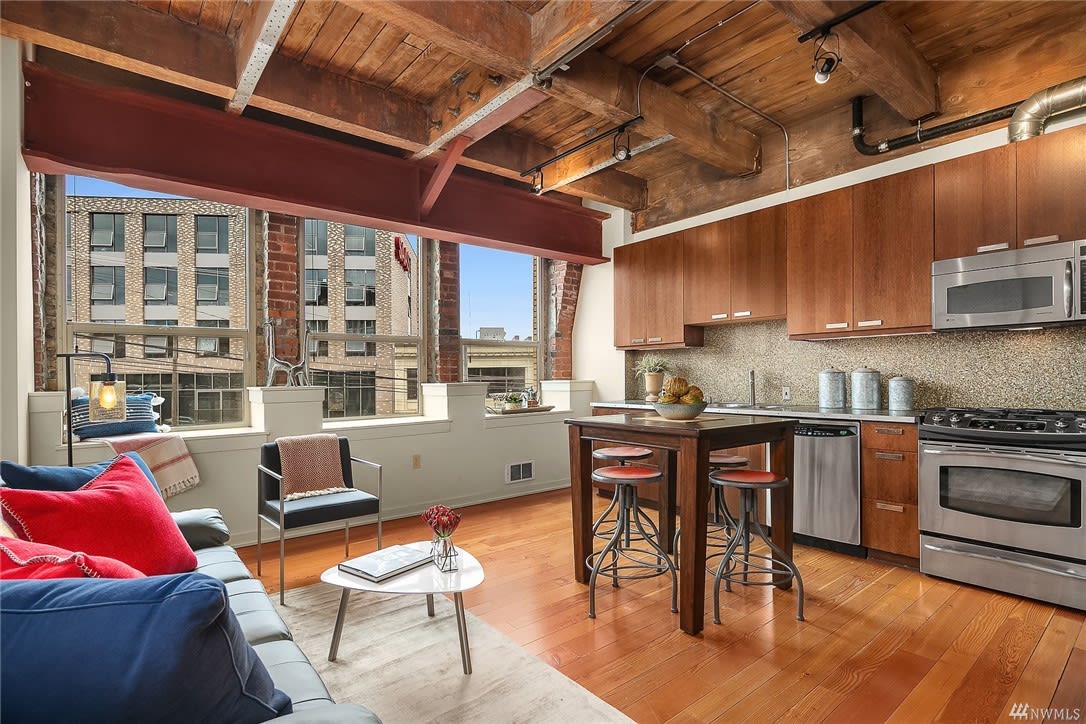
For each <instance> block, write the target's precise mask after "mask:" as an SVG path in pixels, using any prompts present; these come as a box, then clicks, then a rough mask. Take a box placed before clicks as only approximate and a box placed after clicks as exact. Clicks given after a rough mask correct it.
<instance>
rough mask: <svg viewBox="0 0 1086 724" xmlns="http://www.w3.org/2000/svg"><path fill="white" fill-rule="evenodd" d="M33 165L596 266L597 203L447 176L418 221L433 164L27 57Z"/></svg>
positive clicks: (26, 150)
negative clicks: (84, 77) (94, 79)
mask: <svg viewBox="0 0 1086 724" xmlns="http://www.w3.org/2000/svg"><path fill="white" fill-rule="evenodd" d="M23 75H24V78H25V81H26V88H25V95H24V130H23V138H24V141H23V156H24V158H25V159H26V163H27V166H28V167H29V168H30V170H32V171H37V172H42V173H55V174H59V173H91V174H93V175H95V176H99V177H101V178H105V179H108V180H113V181H117V182H120V183H124V184H127V185H130V186H139V187H143V188H147V189H150V190H152V191H162V192H166V193H172V194H179V195H189V196H196V197H199V198H205V199H208V200H210V201H220V202H225V203H231V204H237V205H240V206H248V207H252V208H259V209H266V210H269V211H277V212H281V213H288V214H294V215H296V216H303V217H314V218H321V219H327V220H329V221H339V222H343V223H351V224H359V225H363V226H374V227H377V228H381V229H387V230H389V231H399V232H404V233H414V234H420V235H422V236H426V237H430V238H435V239H442V240H445V241H455V242H458V243H465V244H476V245H479V246H487V247H492V248H496V249H504V250H507V251H518V252H522V253H527V254H535V255H538V256H542V257H545V258H550V259H565V260H568V261H573V262H579V263H583V264H598V263H600V262H602V261H606V259H605V258H604V257H603V255H602V236H603V228H602V225H603V221H604V219H607V218H608V215H607V214H603V213H600V212H597V211H594V210H592V209H586V208H583V207H579V206H573V205H571V204H568V203H566V202H563V201H556V200H553V199H548V198H545V197H539V196H535V195H534V194H531V193H529V192H527V191H521V190H519V189H514V188H510V187H508V186H504V185H502V184H498V183H494V182H491V181H487V180H483V179H478V178H472V177H468V176H464V175H460V174H455V173H454V174H452V176H450V178H449V179H448V182H447V183H446V184H445V186H444V190H443V191H442V194H441V199H442V203H441V204H439V205H437V206H435V207H434V209H433V210H432V212H431V213H430V215H429V216H427V217H425V218H423V214H422V209H421V202H422V189H423V188H424V187H425V185H426V183H427V181H428V180H429V177H430V176H431V175H432V174H433V173H434V169H433V168H432V167H428V166H425V165H422V164H419V163H417V162H413V161H408V160H406V159H402V158H398V157H395V156H389V155H386V154H381V153H377V152H374V151H370V150H367V149H362V148H357V147H355V146H350V145H347V144H343V143H338V142H335V141H330V140H327V139H323V138H318V137H316V136H310V135H308V134H305V133H301V132H299V131H294V130H290V129H285V128H280V127H278V126H274V125H271V124H268V123H263V122H260V121H255V120H253V119H250V118H242V117H238V116H233V115H230V114H227V113H225V112H223V111H219V110H215V109H211V108H203V107H200V106H195V105H191V104H188V103H185V102H183V101H178V100H174V99H171V98H165V97H162V96H156V95H153V94H149V93H145V92H142V91H136V90H130V89H124V88H109V87H104V86H98V85H94V84H91V83H87V82H85V81H81V80H77V79H74V78H71V77H68V76H65V75H62V74H60V73H56V72H54V71H51V70H49V69H47V68H45V67H43V66H40V65H37V64H35V63H25V64H24V68H23Z"/></svg>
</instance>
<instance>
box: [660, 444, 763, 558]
mask: <svg viewBox="0 0 1086 724" xmlns="http://www.w3.org/2000/svg"><path fill="white" fill-rule="evenodd" d="M748 465H750V459H749V458H745V457H742V456H741V455H729V454H728V453H727V452H726V451H724V450H711V451H710V452H709V467H710V469H711V470H710V472H712V471H714V470H739V469H743V468H746V467H747V466H748ZM710 493H711V495H710V498H709V514H710V516H711V517H710V519H709V525H708V526H707V527H706V532H705V545H706V548H709V549H715V552H713V553H708V554H707V555H706V556H705V570H706V571H707V572H709V573H715V572H716V568H715V566H713V565H712V560H713V559H714V558H719V557H720V556H722V555H723V554H724V550H725V549H726V548H727V547H728V543H729V542H731V539H732V535H733V534H734V533H735V528H736V524H735V518H734V516H732V513H731V511H730V510H728V502H727V501H726V500H725V499H724V490H723V488H720V487H719V486H716V485H714V486H712V487H711V491H710ZM680 532H681V529H678V530H676V531H675V539H674V545H673V546H672V550H674V551H675V559H676V560H678V559H679V533H680Z"/></svg>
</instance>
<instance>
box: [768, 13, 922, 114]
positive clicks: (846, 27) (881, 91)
mask: <svg viewBox="0 0 1086 724" xmlns="http://www.w3.org/2000/svg"><path fill="white" fill-rule="evenodd" d="M770 4H771V5H772V6H773V7H774V8H775V9H776V10H777V11H779V12H780V13H781V14H782V15H784V16H785V17H786V18H788V20H789V21H790V22H791V23H792V24H793V25H794V26H796V28H798V29H799V30H800V31H801V32H804V31H807V30H810V29H811V28H813V27H816V26H818V25H821V24H822V23H824V22H826V21H827V20H831V19H832V18H834V17H837V16H838V15H840V14H841V11H842V7H841V4H840V3H834V2H831V1H830V0H770ZM831 32H832V33H833V34H834V35H836V36H837V38H838V39H839V40H840V47H841V50H840V53H841V62H842V64H843V65H845V66H846V67H847V68H848V69H849V70H850V71H852V72H853V73H855V74H856V75H858V76H859V77H860V79H861V81H862V82H863V84H864V85H866V86H868V87H869V88H871V90H873V91H874V92H875V93H877V94H878V95H879V96H880V97H881V98H882V99H883V100H885V101H886V102H887V103H888V104H890V107H891V108H893V109H894V110H895V111H897V112H898V113H900V114H901V116H902V117H903V118H905V119H906V120H910V121H915V120H916V119H918V118H923V117H924V116H927V115H930V114H933V113H938V112H939V89H938V85H937V81H938V77H937V75H936V73H935V70H934V69H933V68H932V67H931V65H929V64H928V62H927V61H926V60H925V59H924V56H922V55H921V54H920V52H919V51H918V50H917V49H916V47H915V46H913V44H912V42H911V41H910V40H909V38H908V37H907V36H906V35H905V33H904V32H903V31H902V29H901V28H900V27H899V26H898V24H897V23H895V22H894V20H893V18H891V17H890V14H889V13H888V12H886V9H885V8H882V7H874V8H871V9H870V10H865V11H864V12H863V13H861V14H859V15H857V16H855V17H853V18H851V19H849V20H847V21H846V22H844V23H841V24H839V25H836V26H834V27H833V29H832V31H831ZM809 42H817V40H815V41H809ZM830 42H831V43H832V42H833V41H830ZM812 56H813V53H812Z"/></svg>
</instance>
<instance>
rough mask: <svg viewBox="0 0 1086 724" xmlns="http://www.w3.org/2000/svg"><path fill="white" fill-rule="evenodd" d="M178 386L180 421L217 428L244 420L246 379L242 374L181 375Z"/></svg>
mask: <svg viewBox="0 0 1086 724" xmlns="http://www.w3.org/2000/svg"><path fill="white" fill-rule="evenodd" d="M177 386H178V392H177V412H178V415H179V421H180V422H182V423H188V424H197V425H215V424H221V423H225V422H240V421H241V419H242V413H243V409H242V404H241V403H242V399H243V397H244V389H243V387H244V376H243V375H242V374H241V373H240V372H233V373H220V372H215V373H204V372H197V373H185V374H179V375H177ZM190 421H191V422H190Z"/></svg>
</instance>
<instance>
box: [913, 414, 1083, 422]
mask: <svg viewBox="0 0 1086 724" xmlns="http://www.w3.org/2000/svg"><path fill="white" fill-rule="evenodd" d="M945 419H946V418H945V417H944V416H943V415H941V414H939V413H936V414H934V415H932V416H931V421H932V422H934V423H935V424H939V423H940V422H942V421H943V420H945ZM1083 422H1086V420H1083Z"/></svg>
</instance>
